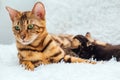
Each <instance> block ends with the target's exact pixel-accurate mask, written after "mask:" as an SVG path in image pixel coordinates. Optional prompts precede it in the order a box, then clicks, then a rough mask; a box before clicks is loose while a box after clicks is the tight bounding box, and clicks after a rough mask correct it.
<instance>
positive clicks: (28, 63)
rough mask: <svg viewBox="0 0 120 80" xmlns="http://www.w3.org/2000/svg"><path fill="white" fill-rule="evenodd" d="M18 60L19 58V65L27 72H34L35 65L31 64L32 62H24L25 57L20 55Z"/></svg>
mask: <svg viewBox="0 0 120 80" xmlns="http://www.w3.org/2000/svg"><path fill="white" fill-rule="evenodd" d="M18 58H19V63H20V64H21V65H22V66H24V67H25V69H27V70H31V71H34V68H35V66H34V64H33V63H32V62H31V61H28V60H22V59H23V57H22V56H21V55H20V54H19V53H18Z"/></svg>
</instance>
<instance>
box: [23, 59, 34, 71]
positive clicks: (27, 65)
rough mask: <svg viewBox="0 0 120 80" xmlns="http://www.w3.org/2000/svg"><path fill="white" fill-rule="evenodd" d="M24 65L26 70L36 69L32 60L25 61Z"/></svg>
mask: <svg viewBox="0 0 120 80" xmlns="http://www.w3.org/2000/svg"><path fill="white" fill-rule="evenodd" d="M22 65H23V66H24V67H25V69H26V70H31V71H34V68H35V66H34V65H33V64H32V63H31V62H30V61H23V62H22Z"/></svg>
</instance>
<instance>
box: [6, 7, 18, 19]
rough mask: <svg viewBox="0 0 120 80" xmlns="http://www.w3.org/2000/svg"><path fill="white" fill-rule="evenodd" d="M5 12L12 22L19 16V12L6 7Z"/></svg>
mask: <svg viewBox="0 0 120 80" xmlns="http://www.w3.org/2000/svg"><path fill="white" fill-rule="evenodd" d="M6 9H7V11H8V12H9V15H10V18H11V20H12V21H14V20H15V18H16V17H17V16H18V15H19V11H17V10H15V9H12V8H10V7H6Z"/></svg>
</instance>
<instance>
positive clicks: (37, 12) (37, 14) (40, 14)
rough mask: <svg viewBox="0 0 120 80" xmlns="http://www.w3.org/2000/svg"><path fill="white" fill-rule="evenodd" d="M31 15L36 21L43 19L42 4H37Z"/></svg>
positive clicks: (43, 9) (43, 8)
mask: <svg viewBox="0 0 120 80" xmlns="http://www.w3.org/2000/svg"><path fill="white" fill-rule="evenodd" d="M32 13H33V14H34V15H35V17H37V18H38V19H45V7H44V5H43V3H41V2H37V3H36V4H35V5H34V7H33V9H32Z"/></svg>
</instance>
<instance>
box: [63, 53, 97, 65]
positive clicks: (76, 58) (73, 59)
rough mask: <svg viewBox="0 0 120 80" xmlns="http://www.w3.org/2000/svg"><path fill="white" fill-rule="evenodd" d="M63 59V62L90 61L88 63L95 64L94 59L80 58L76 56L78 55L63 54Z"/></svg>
mask: <svg viewBox="0 0 120 80" xmlns="http://www.w3.org/2000/svg"><path fill="white" fill-rule="evenodd" d="M64 61H65V62H69V63H77V62H78V63H90V64H96V62H95V61H90V60H87V59H82V58H78V57H73V56H69V55H65V56H64Z"/></svg>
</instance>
